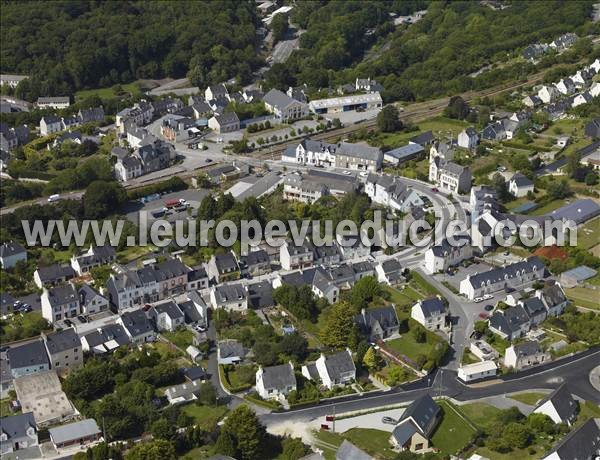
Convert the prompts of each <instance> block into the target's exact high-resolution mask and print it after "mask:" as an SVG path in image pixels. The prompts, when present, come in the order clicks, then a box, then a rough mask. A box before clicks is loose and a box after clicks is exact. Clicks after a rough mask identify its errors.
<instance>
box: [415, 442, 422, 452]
mask: <svg viewBox="0 0 600 460" xmlns="http://www.w3.org/2000/svg"><path fill="white" fill-rule="evenodd" d="M415 450H423V443H422V442H420V443H418V444H415Z"/></svg>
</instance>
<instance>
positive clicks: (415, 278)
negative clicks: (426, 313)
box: [409, 271, 443, 297]
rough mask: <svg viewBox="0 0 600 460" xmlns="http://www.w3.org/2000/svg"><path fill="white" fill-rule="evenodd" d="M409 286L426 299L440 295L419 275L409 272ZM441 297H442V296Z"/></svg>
mask: <svg viewBox="0 0 600 460" xmlns="http://www.w3.org/2000/svg"><path fill="white" fill-rule="evenodd" d="M409 284H410V286H412V287H413V288H414V289H415V290H416V291H418V292H419V293H421V294H423V295H424V296H426V297H429V296H436V295H440V296H441V295H442V294H441V293H440V292H439V291H438V290H437V289H436V288H434V287H433V286H432V285H431V284H429V283H428V282H427V280H426V279H425V278H423V277H422V276H421V275H420V274H419V273H417V272H415V271H413V272H411V279H410V283H409ZM442 297H443V296H442Z"/></svg>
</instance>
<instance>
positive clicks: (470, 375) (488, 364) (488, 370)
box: [458, 361, 498, 383]
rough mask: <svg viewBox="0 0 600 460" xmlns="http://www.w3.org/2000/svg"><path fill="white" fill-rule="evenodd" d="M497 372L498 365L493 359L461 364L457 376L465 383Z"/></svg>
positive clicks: (485, 377)
mask: <svg viewBox="0 0 600 460" xmlns="http://www.w3.org/2000/svg"><path fill="white" fill-rule="evenodd" d="M497 373H498V365H497V364H496V363H495V362H494V361H481V362H479V363H472V364H463V365H461V366H460V367H459V368H458V378H459V379H460V380H462V381H463V382H465V383H470V382H474V381H476V380H482V379H487V378H490V377H493V376H495V375H496V374H497Z"/></svg>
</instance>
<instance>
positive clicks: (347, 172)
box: [343, 171, 352, 176]
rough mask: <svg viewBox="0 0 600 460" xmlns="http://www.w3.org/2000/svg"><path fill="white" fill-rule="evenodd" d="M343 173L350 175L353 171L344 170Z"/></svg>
mask: <svg viewBox="0 0 600 460" xmlns="http://www.w3.org/2000/svg"><path fill="white" fill-rule="evenodd" d="M343 174H345V175H346V176H349V175H350V174H352V173H351V172H350V171H344V172H343Z"/></svg>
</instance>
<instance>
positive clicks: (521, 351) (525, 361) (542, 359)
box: [504, 340, 552, 371]
mask: <svg viewBox="0 0 600 460" xmlns="http://www.w3.org/2000/svg"><path fill="white" fill-rule="evenodd" d="M551 359H552V358H551V357H550V353H548V352H545V351H543V350H542V348H541V347H540V344H539V343H538V342H536V341H533V340H532V341H528V342H522V343H518V344H515V345H511V346H510V347H508V348H507V349H506V352H505V354H504V365H505V366H506V367H512V368H513V369H515V370H517V371H520V370H522V369H525V368H528V367H531V366H537V365H539V364H544V363H547V362H549V361H551Z"/></svg>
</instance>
